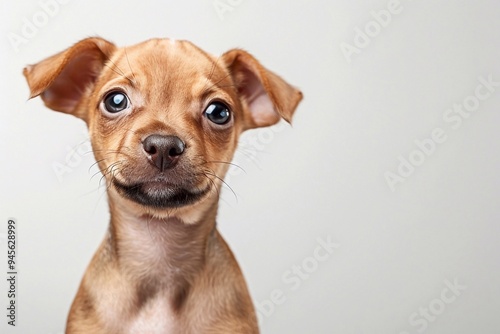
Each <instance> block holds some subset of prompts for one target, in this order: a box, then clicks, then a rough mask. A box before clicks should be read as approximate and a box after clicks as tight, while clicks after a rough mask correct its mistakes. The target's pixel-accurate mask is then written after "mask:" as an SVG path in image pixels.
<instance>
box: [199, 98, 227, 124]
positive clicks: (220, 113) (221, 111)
mask: <svg viewBox="0 0 500 334" xmlns="http://www.w3.org/2000/svg"><path fill="white" fill-rule="evenodd" d="M205 115H206V116H207V118H208V119H209V120H210V121H212V122H213V123H215V124H219V125H223V124H227V123H228V122H229V120H230V119H231V112H230V111H229V108H228V107H227V106H226V105H225V104H224V103H222V102H212V103H211V104H210V105H209V106H208V107H207V109H205Z"/></svg>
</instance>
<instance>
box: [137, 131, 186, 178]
mask: <svg viewBox="0 0 500 334" xmlns="http://www.w3.org/2000/svg"><path fill="white" fill-rule="evenodd" d="M142 147H143V148H144V151H145V152H146V154H147V155H148V156H149V158H150V159H151V162H152V163H153V164H154V165H155V166H156V167H158V169H159V170H160V171H162V172H163V171H164V170H166V169H168V168H172V167H174V166H175V165H176V164H177V161H178V160H179V156H180V155H181V154H182V153H183V152H184V148H185V144H184V142H183V141H182V140H181V139H180V138H179V137H177V136H163V135H150V136H148V137H146V139H144V141H143V142H142Z"/></svg>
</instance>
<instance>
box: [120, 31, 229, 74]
mask: <svg viewBox="0 0 500 334" xmlns="http://www.w3.org/2000/svg"><path fill="white" fill-rule="evenodd" d="M116 57H117V61H118V62H119V66H120V69H121V70H122V71H124V72H127V70H128V71H131V72H135V71H142V72H150V74H151V75H152V76H163V77H164V76H165V74H168V75H175V74H178V75H179V76H181V77H182V76H185V75H187V74H191V75H200V74H201V75H203V74H206V73H211V72H213V71H214V70H215V71H224V68H223V66H221V64H220V63H218V59H217V57H215V56H213V55H211V54H209V53H207V52H205V51H203V50H202V49H200V48H199V47H197V46H195V45H194V44H192V43H191V42H189V41H179V40H174V39H151V40H148V41H145V42H142V43H139V44H136V45H133V46H128V47H124V48H121V49H120V50H119V51H118V52H117V55H116ZM212 74H213V73H212Z"/></svg>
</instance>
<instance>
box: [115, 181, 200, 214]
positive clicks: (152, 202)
mask: <svg viewBox="0 0 500 334" xmlns="http://www.w3.org/2000/svg"><path fill="white" fill-rule="evenodd" d="M113 185H114V186H115V188H116V189H117V190H118V192H119V193H120V194H122V195H123V196H125V197H126V198H128V199H130V200H132V201H134V202H136V203H139V204H141V205H144V206H148V207H152V208H155V209H169V208H179V207H182V206H186V205H190V204H193V203H195V202H197V201H199V200H201V199H202V198H203V197H204V196H205V195H206V194H207V193H208V192H209V191H210V185H208V186H207V187H206V188H204V189H201V190H196V191H189V190H186V189H178V190H176V191H175V193H174V194H172V195H169V196H154V195H150V194H147V193H146V192H144V191H143V190H142V184H140V183H139V184H132V185H126V184H123V183H121V182H119V181H118V180H116V179H114V180H113Z"/></svg>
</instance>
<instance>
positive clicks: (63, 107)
mask: <svg viewBox="0 0 500 334" xmlns="http://www.w3.org/2000/svg"><path fill="white" fill-rule="evenodd" d="M115 50H116V46H115V45H114V44H112V43H111V42H108V41H106V40H104V39H102V38H99V37H93V38H87V39H84V40H82V41H80V42H78V43H76V44H75V45H73V46H72V47H70V48H68V49H66V50H65V51H63V52H60V53H58V54H56V55H53V56H52V57H49V58H47V59H45V60H42V61H41V62H39V63H37V64H34V65H29V66H27V67H26V68H24V71H23V74H24V76H25V77H26V80H27V81H28V85H29V87H30V91H31V92H30V98H34V97H36V96H39V95H40V97H41V98H42V100H43V101H44V103H45V105H46V106H47V107H49V108H50V109H53V110H57V111H61V112H64V113H68V114H72V115H74V116H77V117H79V118H81V119H83V120H85V121H86V119H87V114H86V110H85V108H82V107H83V106H81V104H80V102H81V101H82V97H83V96H84V95H85V94H88V93H89V88H91V87H92V85H93V84H94V83H95V81H96V80H97V78H98V76H99V74H100V73H101V71H102V69H103V67H104V65H105V63H106V61H108V60H109V58H110V57H111V55H112V54H113V52H114V51H115Z"/></svg>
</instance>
